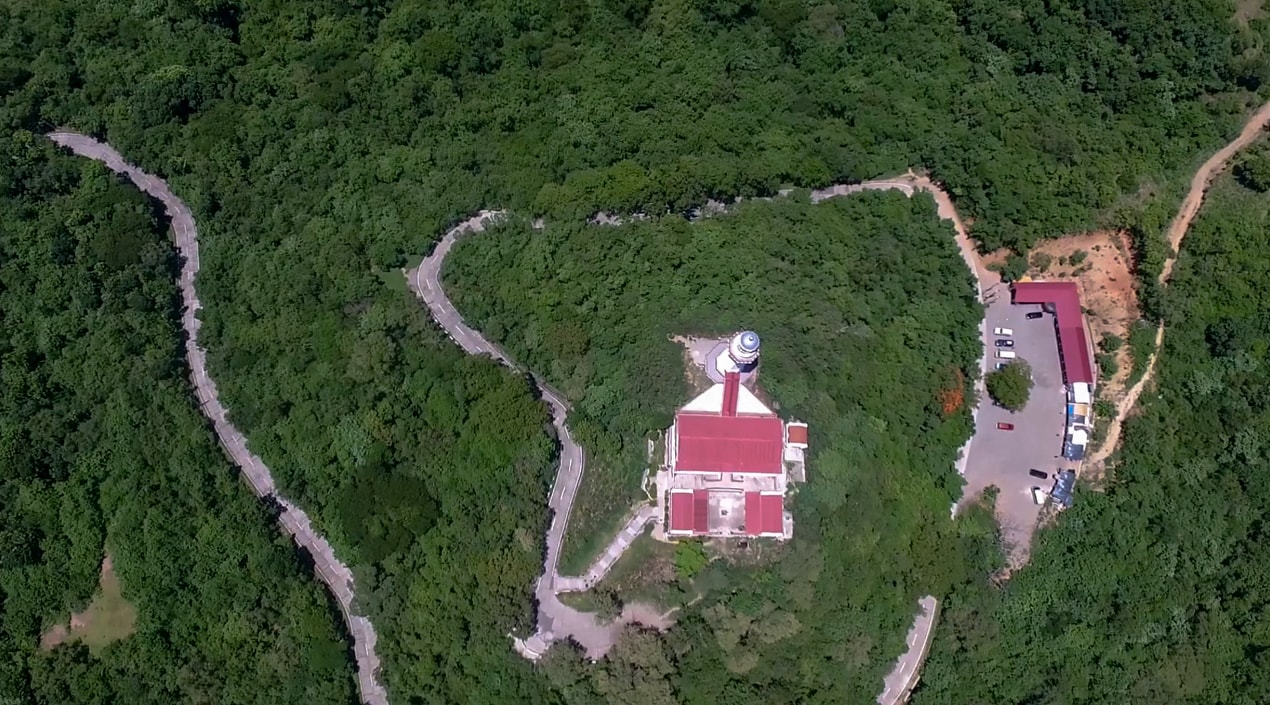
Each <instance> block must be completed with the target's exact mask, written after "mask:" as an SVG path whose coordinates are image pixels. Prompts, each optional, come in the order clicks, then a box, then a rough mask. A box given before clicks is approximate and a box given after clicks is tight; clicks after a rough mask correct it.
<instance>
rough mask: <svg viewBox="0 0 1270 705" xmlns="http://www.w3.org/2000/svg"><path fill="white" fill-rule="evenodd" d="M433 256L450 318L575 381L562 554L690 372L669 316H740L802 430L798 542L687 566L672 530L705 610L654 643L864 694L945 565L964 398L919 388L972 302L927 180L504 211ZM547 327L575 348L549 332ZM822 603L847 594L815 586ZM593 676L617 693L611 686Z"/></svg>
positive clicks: (601, 525) (950, 347)
mask: <svg viewBox="0 0 1270 705" xmlns="http://www.w3.org/2000/svg"><path fill="white" fill-rule="evenodd" d="M442 274H443V282H444V284H445V286H446V288H447V291H449V292H450V294H451V297H452V299H453V300H454V303H455V305H456V307H458V308H459V309H460V310H462V311H463V312H464V314H465V315H466V316H467V318H468V320H469V322H470V323H472V325H474V326H476V327H477V328H479V329H481V330H484V331H487V332H489V333H490V335H494V334H495V333H499V334H501V337H499V338H496V339H495V342H497V343H499V344H500V345H502V346H503V347H504V348H505V349H507V350H508V351H509V352H510V353H511V354H512V356H513V357H515V358H516V359H518V360H521V361H523V362H524V363H525V364H526V365H527V366H529V367H530V368H532V369H535V370H541V371H543V373H544V374H545V375H546V377H547V379H548V381H550V382H551V383H552V384H553V385H555V386H556V387H557V388H559V389H560V390H562V392H563V393H564V394H566V395H568V396H569V397H571V398H572V400H573V402H574V411H573V413H572V414H571V415H570V418H569V421H570V424H572V426H573V428H574V429H575V433H574V436H575V437H576V438H577V439H578V440H579V442H581V443H583V444H584V445H586V446H587V449H588V465H587V470H586V474H584V475H583V480H582V486H581V488H580V490H579V493H578V498H577V501H576V503H575V505H574V508H573V512H572V515H571V516H572V517H573V521H572V522H571V525H570V532H571V533H570V534H569V535H568V536H567V537H566V542H565V549H564V555H569V554H570V553H573V554H575V555H577V554H579V553H581V555H582V557H583V559H584V561H583V562H585V559H588V558H589V555H587V553H586V552H585V550H583V549H585V548H587V547H588V545H595V544H594V542H591V543H590V544H588V543H587V542H584V541H579V540H578V538H577V536H579V535H581V536H590V535H593V534H597V533H598V534H599V535H601V536H605V537H607V535H608V534H607V533H605V532H606V530H607V529H609V528H610V527H615V526H616V524H617V522H618V521H619V520H620V519H621V517H622V516H623V514H624V512H626V511H628V510H629V507H630V502H631V501H632V500H633V499H634V498H635V497H636V496H637V494H636V493H637V492H638V490H637V489H636V485H637V484H638V482H639V479H640V476H641V473H642V470H643V466H644V465H645V447H646V445H645V438H646V437H648V436H650V435H652V436H655V435H656V433H658V432H660V431H661V430H663V429H664V428H665V427H667V426H668V425H669V423H670V420H671V415H672V413H673V412H674V410H675V409H676V408H678V406H679V405H681V404H682V403H684V402H685V401H686V400H687V399H688V398H689V397H690V396H691V395H692V394H693V393H694V392H695V390H694V389H693V388H692V386H690V383H689V382H688V381H687V377H686V373H687V372H688V371H689V370H687V369H686V368H685V362H684V350H683V347H682V346H681V345H680V344H679V343H676V342H673V341H671V340H670V338H671V336H675V335H688V336H715V335H721V334H731V333H733V332H735V331H736V330H739V329H742V328H752V329H754V330H757V331H759V334H760V335H761V336H762V339H763V357H762V362H761V366H760V371H759V379H760V380H761V387H762V393H764V394H767V395H770V396H769V397H768V398H769V399H770V400H771V403H772V405H773V406H774V407H776V408H778V409H779V411H780V413H781V414H783V415H785V416H795V417H798V418H801V419H804V420H807V421H808V422H809V423H810V427H811V429H812V431H811V432H812V447H813V449H814V450H813V451H812V455H811V459H810V460H809V468H808V476H809V483H808V484H807V485H806V486H805V487H804V488H801V489H800V490H799V491H798V493H797V496H796V498H795V499H794V501H793V502H792V503H791V506H792V509H793V512H794V518H795V535H796V537H797V540H796V541H795V542H794V544H793V545H792V546H789V547H786V548H785V549H784V550H781V551H780V552H779V553H777V556H779V557H780V559H781V563H780V565H781V566H787V568H777V567H773V566H771V565H767V566H765V567H756V566H753V565H751V564H752V563H753V562H754V560H753V559H751V560H750V561H742V562H740V563H739V564H737V565H732V562H731V561H729V560H717V561H712V562H710V563H709V564H706V562H705V554H704V553H703V552H701V549H700V547H697V548H695V549H694V548H693V544H691V543H682V544H680V547H678V548H677V550H676V563H679V564H681V566H680V567H681V568H683V569H684V572H690V573H694V574H695V575H694V578H695V583H694V584H695V585H698V586H704V587H705V589H706V591H707V592H708V593H709V595H708V596H706V597H705V598H704V599H701V600H698V601H696V602H694V604H693V605H692V606H691V607H688V608H686V609H685V610H684V612H686V613H687V614H695V613H697V612H698V611H699V613H700V614H701V615H702V617H703V618H704V620H705V621H704V623H705V628H704V632H703V633H702V635H701V636H698V637H697V638H704V639H705V642H704V643H700V642H697V641H694V642H692V643H693V646H691V647H688V646H686V645H685V646H676V647H674V648H675V649H676V651H675V653H682V651H681V649H688V648H692V649H709V650H710V651H712V652H714V653H713V656H712V657H711V658H713V659H714V660H715V661H716V662H717V664H721V665H720V667H721V668H723V669H724V670H725V671H726V673H728V674H729V676H727V677H724V678H723V679H722V681H723V683H724V684H726V685H727V686H728V687H729V688H735V689H739V690H742V691H748V690H750V689H756V692H761V693H764V694H766V695H768V696H770V697H772V698H774V699H776V700H777V701H782V699H784V700H787V701H790V702H805V701H807V700H808V699H812V698H813V697H814V696H813V692H816V693H820V694H821V695H820V697H826V698H829V699H831V700H834V701H841V702H856V701H861V700H864V699H869V698H872V697H875V696H876V692H874V691H875V690H876V687H877V683H878V682H879V679H880V678H881V674H882V673H883V672H884V671H885V669H886V668H888V667H889V664H890V661H891V660H892V659H893V658H894V655H895V654H896V653H898V652H899V651H900V650H902V645H901V641H902V638H903V634H904V632H905V630H906V628H907V627H906V626H905V625H906V624H907V623H908V622H910V621H911V619H912V613H913V606H914V604H915V603H916V600H917V597H918V596H919V594H925V593H924V592H919V591H922V590H933V591H936V592H939V586H940V585H943V584H948V583H949V582H950V581H952V580H954V578H953V577H951V576H952V575H954V574H959V573H960V571H961V570H962V569H963V568H962V566H961V563H960V554H959V553H958V552H954V551H949V550H948V548H947V544H949V543H950V542H954V541H956V539H955V538H954V536H955V534H956V533H957V531H958V529H957V528H956V527H954V526H952V525H950V524H949V522H948V521H947V516H948V514H947V507H948V506H949V504H951V503H952V502H953V501H954V500H955V499H956V498H957V497H958V496H959V494H960V479H959V478H958V477H957V475H956V473H955V471H954V470H953V460H954V458H955V455H956V449H957V447H958V446H959V445H961V443H962V442H963V441H964V439H965V438H966V437H967V435H968V433H969V428H970V420H969V415H968V413H967V412H966V411H965V410H964V409H963V410H960V411H959V412H957V413H954V414H950V415H948V416H947V417H945V416H944V414H943V404H942V402H941V393H942V392H944V391H946V387H947V384H948V379H949V377H950V375H949V368H950V366H951V367H952V368H953V369H956V370H959V371H960V372H961V379H969V378H971V376H972V375H971V370H972V369H973V367H974V364H975V360H976V359H977V358H978V354H979V353H978V351H979V349H980V348H979V345H980V343H979V341H978V340H977V337H976V336H975V331H976V330H977V327H978V326H977V323H978V321H979V319H980V318H981V316H982V308H981V306H980V304H979V303H978V301H977V300H976V296H975V290H974V286H973V283H972V281H971V279H970V276H969V273H968V272H967V271H966V268H965V264H964V263H963V262H962V260H961V258H960V257H959V256H958V253H957V250H956V247H955V245H954V242H953V231H952V226H951V225H950V224H949V223H948V222H947V221H943V220H940V219H938V217H937V216H936V214H935V207H934V203H933V202H932V200H931V198H930V197H929V196H915V197H913V198H907V197H905V196H903V195H902V194H900V193H894V192H892V193H876V192H871V193H864V194H860V195H856V196H852V197H850V198H845V199H837V200H833V201H830V202H827V203H822V204H819V205H812V204H810V203H807V202H806V201H801V200H798V199H785V200H781V201H773V202H755V203H743V204H742V205H741V206H740V207H739V209H738V210H737V212H735V213H732V214H729V215H726V216H719V217H712V218H707V219H705V220H702V221H700V222H695V223H694V222H688V221H685V220H684V219H683V218H681V217H678V216H666V217H664V218H659V219H652V220H645V221H639V222H636V223H634V224H631V225H628V226H623V227H621V228H613V227H608V226H598V225H586V224H583V223H562V224H549V225H547V226H546V227H545V228H544V229H541V230H539V229H535V228H533V227H532V226H531V225H530V224H529V223H524V222H519V221H512V222H509V223H507V224H505V225H503V226H500V227H496V228H492V229H490V230H489V231H488V232H487V233H486V234H483V235H481V236H477V237H470V238H467V239H465V240H463V241H461V242H459V243H458V244H457V245H456V246H455V248H454V250H453V251H452V253H451V255H450V258H449V259H448V260H447V265H446V269H445V271H443V273H442ZM562 328H568V329H570V330H578V331H581V333H578V334H577V337H579V338H585V339H586V340H587V345H586V347H585V348H580V347H575V346H569V347H562V346H561V345H559V344H558V343H557V342H556V341H553V340H552V338H551V333H550V332H551V331H553V330H557V329H562ZM961 391H962V393H963V394H967V393H969V390H968V389H963V390H961ZM614 488H616V489H614ZM623 490H625V492H623ZM638 496H642V494H641V495H638ZM614 499H616V500H617V501H616V502H614V501H613V500H614ZM606 513H607V521H606V520H605V515H606ZM579 517H580V518H579ZM863 535H868V536H870V537H873V538H871V539H870V540H869V541H867V542H861V541H859V537H861V536H863ZM769 549H771V550H776V549H775V547H764V548H763V549H761V550H763V551H766V550H769ZM898 555H903V556H905V557H906V558H905V559H904V560H903V561H896V559H895V557H896V556H898ZM848 573H849V574H850V575H851V579H850V580H846V579H845V575H847V574H848ZM896 585H902V586H904V587H903V589H895V588H894V587H892V586H896ZM689 597H690V596H689ZM843 604H852V605H858V606H859V607H857V608H855V609H852V610H847V611H843V610H840V609H837V608H836V607H833V606H834V605H843ZM679 616H680V618H681V619H686V618H688V617H687V616H686V615H685V614H683V613H681V614H680V615H679ZM677 638H678V637H675V636H672V637H670V641H671V642H672V643H676V642H677ZM881 644H886V646H878V647H876V648H875V646H874V645H881ZM829 664H832V665H829ZM671 665H672V666H673V668H674V673H676V674H679V675H680V676H683V675H684V674H686V673H688V672H690V671H688V670H684V669H688V668H690V666H689V665H688V664H685V663H683V662H682V661H680V660H679V659H675V660H672V664H671ZM604 668H605V669H608V666H605V667H604ZM831 671H832V675H831V674H830V672H831ZM795 673H802V674H806V675H807V677H806V678H802V677H795V676H794V675H793V674H795ZM810 674H816V675H810ZM610 675H612V677H613V678H615V679H616V681H615V682H617V683H625V682H626V680H627V679H628V678H631V677H632V676H631V675H630V674H629V673H627V672H626V671H621V670H619V671H617V672H614V673H612V674H610ZM641 677H642V676H641ZM808 679H810V680H808ZM672 681H673V679H672ZM811 681H815V682H817V683H820V685H816V686H812V685H809V683H810V682H811ZM606 682H607V681H606ZM596 687H597V689H598V690H599V691H600V692H602V693H603V694H604V697H606V698H607V699H608V700H609V701H612V702H625V700H623V698H625V697H627V696H626V695H622V694H621V693H626V692H627V691H626V690H624V689H623V688H619V687H617V686H615V685H614V686H612V687H609V686H603V687H601V685H600V684H599V683H597V686H596ZM649 687H650V688H651V689H652V690H651V691H650V692H649V693H643V691H639V692H640V693H641V694H642V695H641V697H642V696H644V695H646V696H647V697H649V698H654V699H655V698H660V697H663V695H664V691H663V690H662V689H661V688H662V686H661V684H660V681H658V684H657V685H655V686H649ZM720 687H723V686H722V685H721V686H720ZM670 692H671V693H672V694H673V695H674V696H675V697H676V698H678V701H679V702H706V701H707V700H706V699H707V698H713V697H717V694H718V692H719V691H715V693H713V694H710V695H708V696H707V695H706V693H705V691H703V690H697V689H685V687H684V686H682V685H680V686H673V682H672V689H671V691H670Z"/></svg>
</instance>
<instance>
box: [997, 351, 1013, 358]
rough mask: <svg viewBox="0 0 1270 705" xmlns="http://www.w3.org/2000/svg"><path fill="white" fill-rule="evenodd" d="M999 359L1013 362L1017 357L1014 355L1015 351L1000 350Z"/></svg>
mask: <svg viewBox="0 0 1270 705" xmlns="http://www.w3.org/2000/svg"><path fill="white" fill-rule="evenodd" d="M997 357H999V358H1001V359H1002V360H1013V359H1014V358H1015V357H1016V355H1015V354H1014V351H1013V350H998V351H997Z"/></svg>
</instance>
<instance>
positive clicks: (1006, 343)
mask: <svg viewBox="0 0 1270 705" xmlns="http://www.w3.org/2000/svg"><path fill="white" fill-rule="evenodd" d="M997 347H998V348H1012V347H1014V341H1013V340H998V341H997Z"/></svg>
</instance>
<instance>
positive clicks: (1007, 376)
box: [984, 360, 1032, 411]
mask: <svg viewBox="0 0 1270 705" xmlns="http://www.w3.org/2000/svg"><path fill="white" fill-rule="evenodd" d="M984 386H985V387H987V389H988V396H990V397H992V401H994V402H996V404H997V405H999V406H1003V407H1005V408H1007V409H1009V410H1010V411H1022V410H1023V407H1025V406H1027V400H1028V397H1030V396H1031V395H1032V368H1031V367H1030V366H1029V365H1028V364H1027V363H1026V362H1023V361H1021V360H1014V361H1013V362H1011V363H1010V364H1008V365H1006V366H1005V367H1002V368H1001V369H999V370H993V371H992V372H989V373H988V375H987V376H986V377H985V378H984Z"/></svg>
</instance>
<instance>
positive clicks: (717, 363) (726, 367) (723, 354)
mask: <svg viewBox="0 0 1270 705" xmlns="http://www.w3.org/2000/svg"><path fill="white" fill-rule="evenodd" d="M705 363H706V365H705V367H706V376H708V377H709V378H710V380H711V381H712V382H717V383H719V384H722V383H723V375H724V374H725V373H726V372H727V371H730V370H733V369H735V370H736V371H737V372H740V373H741V382H742V383H745V382H749V381H750V378H752V377H753V376H754V373H755V372H756V371H757V370H758V363H757V362H755V363H753V364H749V365H741V366H737V364H736V362H735V361H734V360H733V359H732V357H731V356H730V355H729V354H728V341H726V340H724V341H722V342H720V343H719V344H718V345H715V346H714V347H713V348H710V352H708V353H706V360H705Z"/></svg>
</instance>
